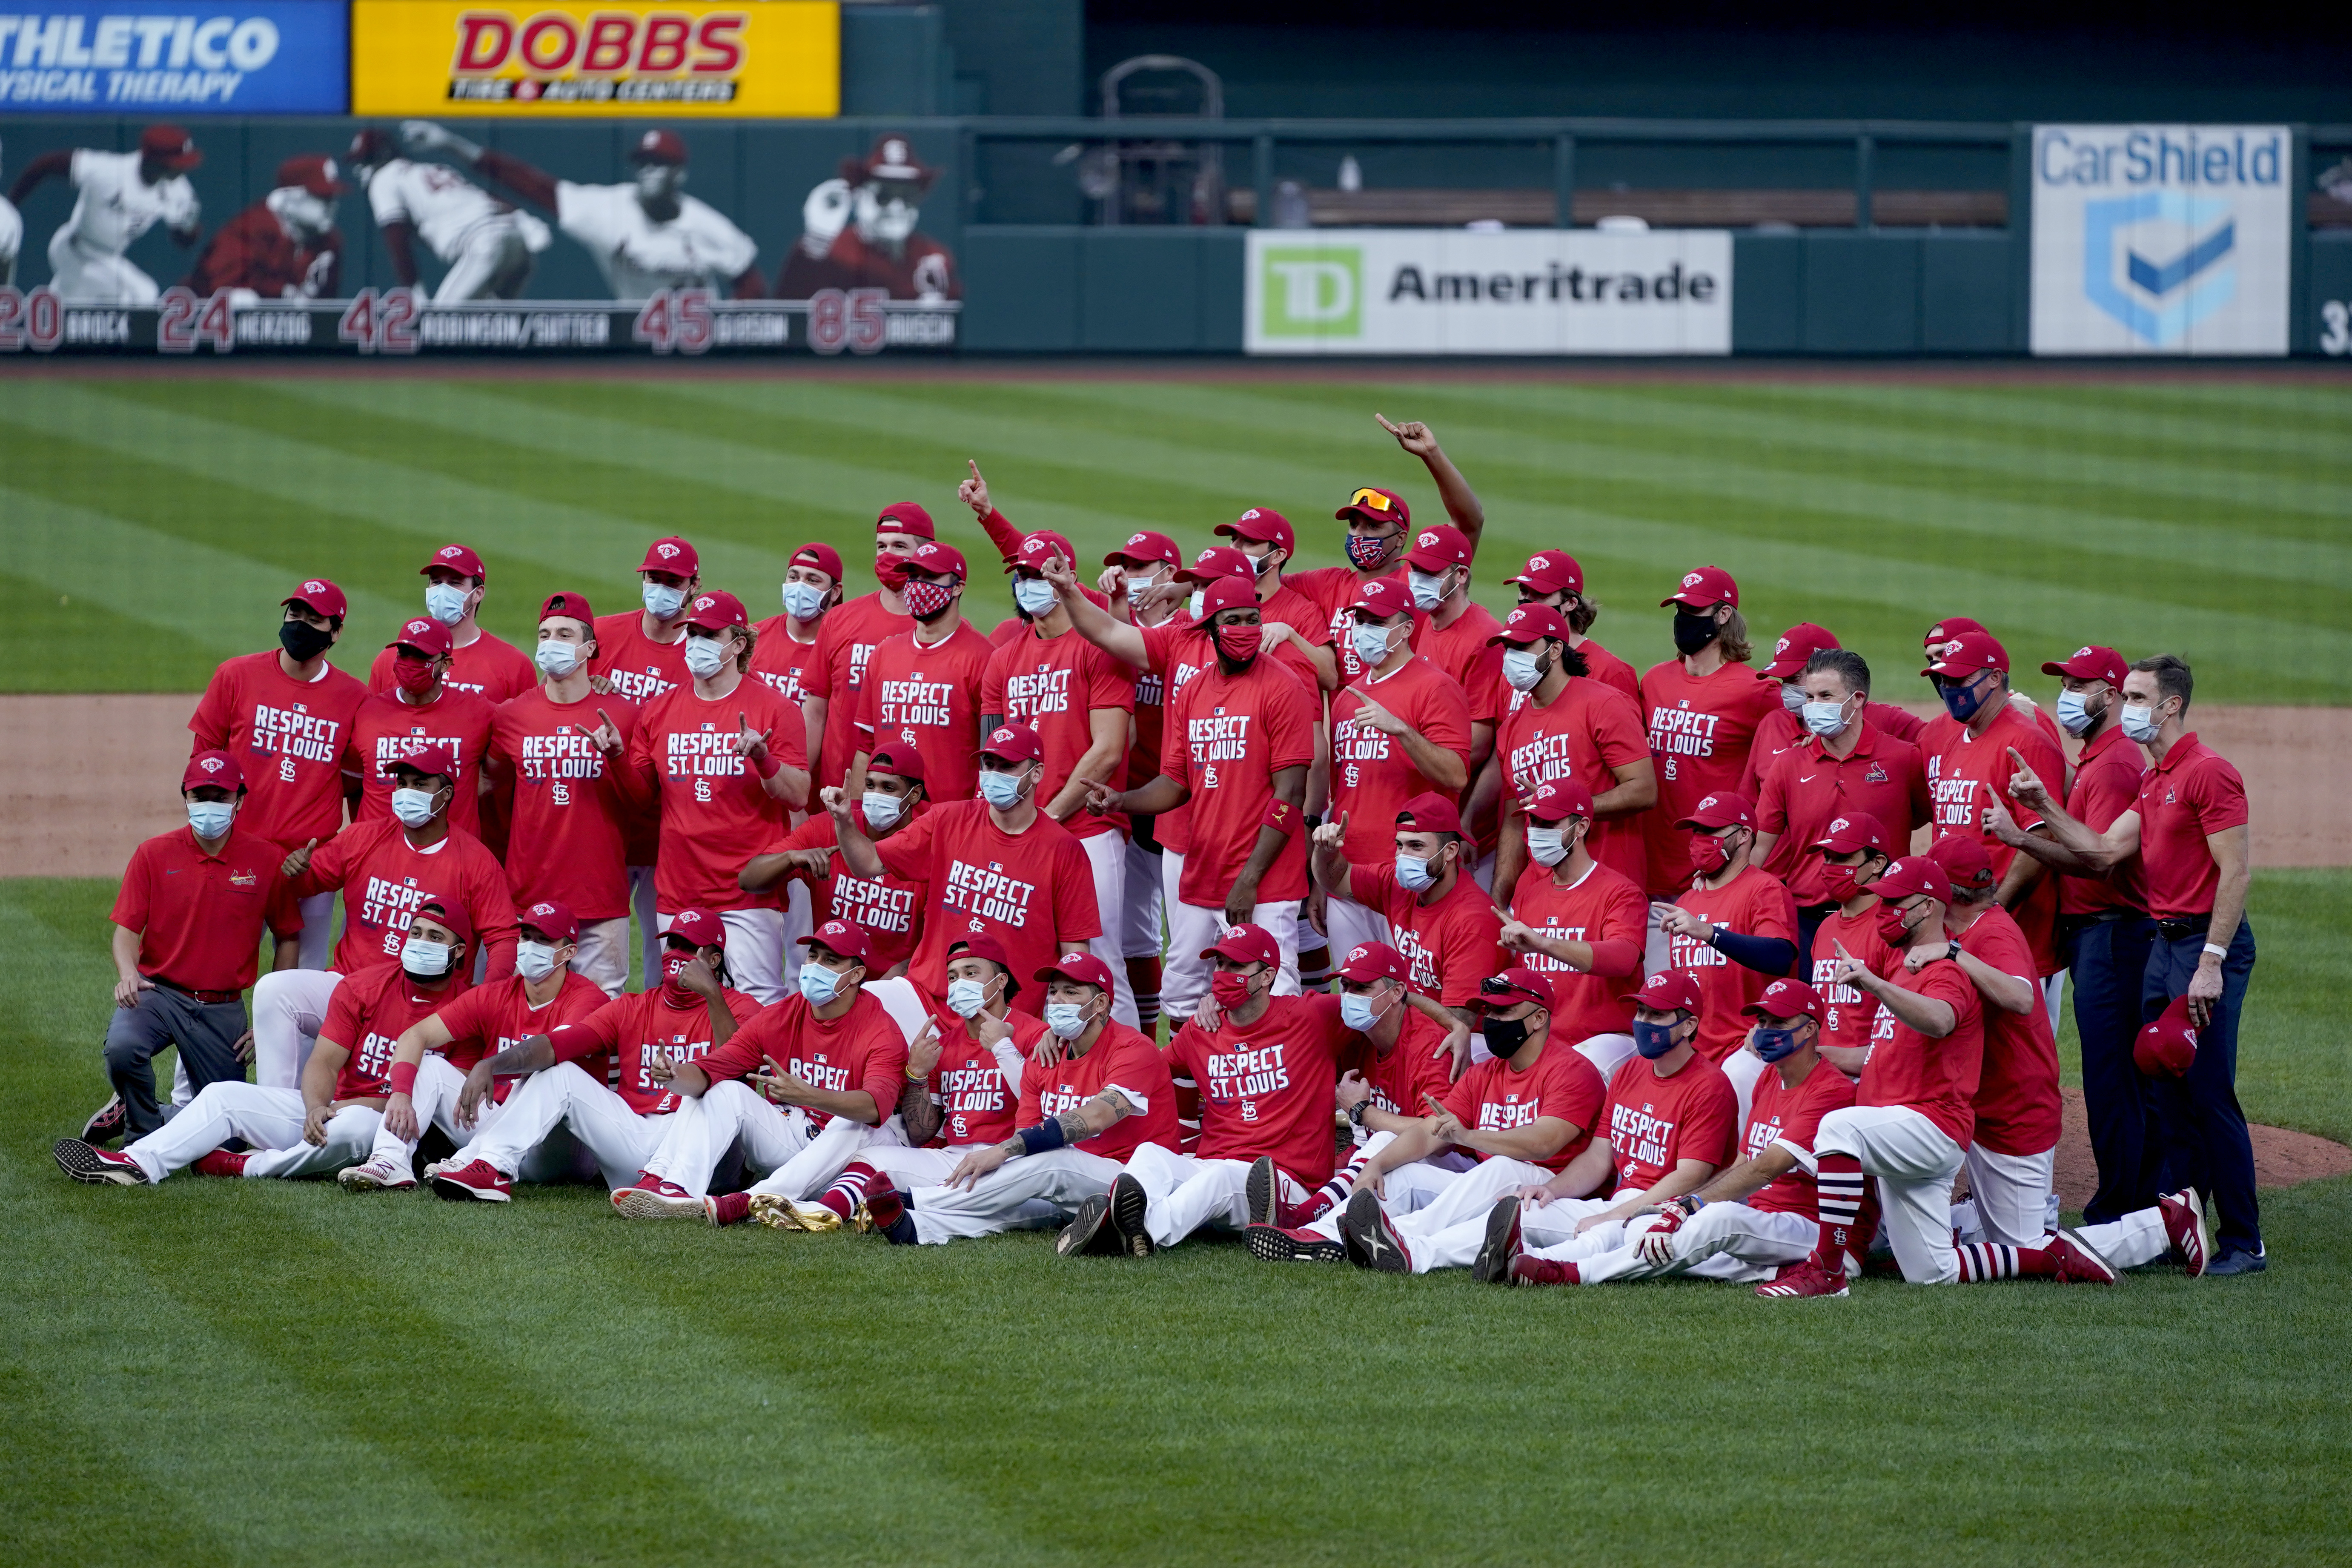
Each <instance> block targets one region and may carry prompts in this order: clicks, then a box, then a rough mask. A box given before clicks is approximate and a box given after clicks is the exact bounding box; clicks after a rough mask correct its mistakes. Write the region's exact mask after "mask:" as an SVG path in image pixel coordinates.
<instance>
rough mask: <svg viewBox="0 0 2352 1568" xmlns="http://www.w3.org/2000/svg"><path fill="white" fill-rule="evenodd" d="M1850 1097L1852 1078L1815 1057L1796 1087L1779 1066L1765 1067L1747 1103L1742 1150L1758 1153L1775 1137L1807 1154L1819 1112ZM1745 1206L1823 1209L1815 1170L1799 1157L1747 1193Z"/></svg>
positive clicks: (1748, 1155)
mask: <svg viewBox="0 0 2352 1568" xmlns="http://www.w3.org/2000/svg"><path fill="white" fill-rule="evenodd" d="M1852 1104H1853V1079H1850V1078H1848V1077H1846V1076H1845V1074H1843V1073H1842V1072H1840V1071H1838V1070H1837V1068H1833V1067H1832V1066H1830V1064H1829V1063H1827V1062H1815V1063H1814V1064H1813V1070H1812V1071H1811V1072H1809V1073H1807V1074H1806V1075H1805V1076H1804V1078H1803V1079H1802V1080H1801V1081H1800V1082H1799V1083H1798V1085H1797V1087H1796V1088H1794V1089H1790V1088H1789V1087H1788V1086H1787V1085H1786V1084H1784V1083H1782V1082H1781V1081H1780V1069H1779V1068H1769V1067H1768V1068H1765V1069H1764V1071H1763V1074H1762V1076H1761V1077H1759V1078H1758V1079H1757V1080H1756V1097H1755V1099H1754V1100H1751V1101H1750V1102H1749V1104H1748V1133H1747V1136H1746V1137H1745V1138H1744V1139H1742V1140H1741V1142H1740V1154H1741V1156H1742V1157H1743V1158H1745V1159H1749V1160H1753V1159H1757V1158H1759V1157H1760V1156H1761V1155H1762V1154H1763V1152H1764V1151H1765V1150H1767V1149H1769V1148H1770V1147H1772V1145H1773V1144H1775V1143H1786V1144H1788V1145H1789V1146H1790V1148H1791V1149H1794V1150H1799V1151H1801V1152H1803V1153H1805V1154H1806V1155H1808V1156H1810V1155H1811V1153H1812V1152H1813V1138H1814V1135H1815V1134H1817V1133H1818V1132H1820V1131H1821V1130H1822V1117H1824V1116H1827V1115H1828V1114H1829V1113H1830V1112H1831V1111H1832V1110H1843V1109H1845V1108H1846V1107H1847V1106H1849V1105H1852ZM1747 1202H1748V1207H1749V1208H1752V1209H1756V1210H1759V1211H1760V1212H1762V1213H1764V1214H1801V1215H1813V1214H1818V1213H1820V1212H1821V1209H1820V1203H1819V1200H1818V1199H1817V1197H1816V1196H1815V1189H1814V1185H1813V1173H1812V1172H1811V1170H1810V1169H1808V1168H1807V1166H1806V1165H1805V1163H1804V1162H1802V1161H1800V1162H1798V1163H1796V1164H1793V1165H1791V1166H1790V1167H1789V1168H1788V1169H1787V1170H1786V1171H1783V1172H1782V1173H1780V1174H1779V1175H1777V1176H1775V1177H1773V1178H1772V1180H1771V1181H1770V1182H1769V1183H1768V1184H1766V1185H1765V1186H1764V1188H1763V1189H1762V1190H1761V1191H1760V1192H1755V1193H1750V1194H1748V1200H1747Z"/></svg>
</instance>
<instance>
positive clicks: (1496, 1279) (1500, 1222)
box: [1470, 1195, 1519, 1285]
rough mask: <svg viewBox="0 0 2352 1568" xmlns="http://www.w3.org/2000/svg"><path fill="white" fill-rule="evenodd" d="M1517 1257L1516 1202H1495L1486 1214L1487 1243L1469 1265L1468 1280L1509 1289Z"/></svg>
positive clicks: (1513, 1198)
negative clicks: (1514, 1261) (1503, 1286)
mask: <svg viewBox="0 0 2352 1568" xmlns="http://www.w3.org/2000/svg"><path fill="white" fill-rule="evenodd" d="M1518 1255H1519V1200H1518V1198H1517V1196H1516V1195H1514V1196H1511V1197H1507V1198H1501V1199H1498V1200H1496V1204H1495V1206H1494V1207H1493V1208H1491V1209H1488V1210H1487V1211H1486V1241H1485V1242H1483V1243H1482V1244H1480V1246H1479V1247H1478V1256H1477V1257H1476V1258H1473V1259H1471V1262H1470V1278H1471V1279H1475V1280H1476V1281H1477V1282H1478V1283H1479V1284H1481V1285H1508V1284H1509V1283H1510V1282H1511V1259H1512V1258H1517V1256H1518Z"/></svg>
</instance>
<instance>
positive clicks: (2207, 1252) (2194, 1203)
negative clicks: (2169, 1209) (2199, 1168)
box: [2173, 1187, 2213, 1279]
mask: <svg viewBox="0 0 2352 1568" xmlns="http://www.w3.org/2000/svg"><path fill="white" fill-rule="evenodd" d="M2173 1198H2174V1201H2175V1202H2177V1203H2179V1205H2181V1206H2182V1207H2183V1208H2185V1209H2187V1210H2188V1211H2189V1218H2191V1219H2192V1220H2194V1221H2196V1223H2197V1256H2196V1257H2194V1258H2188V1259H2185V1260H2184V1261H2185V1263H2186V1266H2187V1271H2188V1275H2189V1278H2190V1279H2203V1278H2204V1277H2205V1266H2206V1265H2207V1264H2208V1263H2210V1262H2211V1261H2213V1232H2212V1229H2211V1227H2210V1226H2207V1225H2206V1223H2205V1203H2204V1200H2203V1198H2202V1196H2201V1195H2200V1194H2199V1193H2198V1191H2197V1189H2196V1188H2195V1187H2183V1188H2181V1189H2180V1191H2179V1192H2178V1193H2176V1194H2173Z"/></svg>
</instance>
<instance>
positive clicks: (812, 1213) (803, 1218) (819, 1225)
mask: <svg viewBox="0 0 2352 1568" xmlns="http://www.w3.org/2000/svg"><path fill="white" fill-rule="evenodd" d="M751 1217H752V1218H753V1219H755V1220H758V1221H759V1222H760V1223H761V1225H764V1226H769V1227H770V1228H771V1229H773V1230H804V1231H809V1232H812V1233H814V1232H818V1231H826V1230H839V1229H840V1228H841V1216H840V1215H837V1214H835V1213H834V1212H833V1211H832V1210H831V1209H829V1208H822V1207H819V1206H818V1205H814V1204H796V1203H794V1202H793V1200H792V1199H790V1198H786V1197H779V1196H777V1195H776V1194H773V1193H757V1194H753V1195H752V1198H751Z"/></svg>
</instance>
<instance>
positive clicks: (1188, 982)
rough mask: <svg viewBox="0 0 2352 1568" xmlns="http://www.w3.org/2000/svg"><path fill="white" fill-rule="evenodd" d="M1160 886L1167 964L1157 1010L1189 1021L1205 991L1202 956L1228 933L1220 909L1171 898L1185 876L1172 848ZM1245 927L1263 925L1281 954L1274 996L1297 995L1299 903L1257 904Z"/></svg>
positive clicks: (1163, 859) (1164, 855)
mask: <svg viewBox="0 0 2352 1568" xmlns="http://www.w3.org/2000/svg"><path fill="white" fill-rule="evenodd" d="M1183 876H1184V857H1182V856H1181V855H1179V854H1177V853H1176V852H1175V851H1174V850H1172V849H1163V850H1161V851H1160V885H1161V887H1162V889H1164V890H1165V892H1166V894H1167V898H1168V961H1167V963H1166V964H1165V966H1164V967H1163V968H1162V969H1161V971H1160V1011H1161V1012H1162V1013H1163V1014H1165V1015H1166V1016H1169V1017H1171V1018H1177V1019H1189V1018H1191V1017H1192V1009H1193V1008H1195V1007H1197V1006H1199V1005H1201V998H1202V997H1203V996H1205V995H1207V994H1208V992H1209V961H1208V960H1207V959H1205V958H1202V956H1201V954H1202V952H1205V951H1206V950H1207V949H1208V948H1209V947H1210V946H1211V945H1212V944H1213V943H1214V942H1216V940H1217V939H1218V938H1219V937H1221V936H1223V935H1224V934H1225V932H1226V931H1228V930H1229V929H1231V927H1230V922H1228V921H1226V919H1225V912H1224V910H1204V909H1202V908H1201V907H1200V906H1199V905H1197V904H1188V903H1186V902H1184V901H1183V900H1181V899H1180V898H1178V897H1177V896H1176V889H1177V886H1178V884H1179V883H1180V882H1181V881H1182V879H1183ZM1250 924H1252V925H1255V926H1260V927H1263V928H1264V929H1265V931H1266V932H1267V933H1268V934H1269V935H1271V936H1272V937H1273V938H1274V941H1275V945H1276V947H1277V948H1279V949H1280V950H1281V953H1282V973H1281V974H1280V975H1279V976H1278V977H1277V978H1276V981H1275V983H1274V994H1276V995H1277V996H1296V995H1297V994H1298V993H1299V985H1298V900H1296V899H1293V900H1289V901H1288V902H1286V903H1277V904H1257V905H1254V906H1252V908H1251V910H1250Z"/></svg>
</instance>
